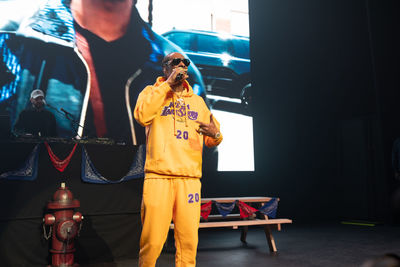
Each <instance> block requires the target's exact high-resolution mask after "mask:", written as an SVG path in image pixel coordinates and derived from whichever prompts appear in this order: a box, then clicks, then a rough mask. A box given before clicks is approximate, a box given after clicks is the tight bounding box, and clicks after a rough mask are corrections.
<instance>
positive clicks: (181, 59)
mask: <svg viewBox="0 0 400 267" xmlns="http://www.w3.org/2000/svg"><path fill="white" fill-rule="evenodd" d="M181 62H183V64H185V66H186V67H188V66H189V65H190V60H189V59H187V58H174V59H172V60H171V61H170V62H169V65H170V66H176V65H178V64H179V63H181Z"/></svg>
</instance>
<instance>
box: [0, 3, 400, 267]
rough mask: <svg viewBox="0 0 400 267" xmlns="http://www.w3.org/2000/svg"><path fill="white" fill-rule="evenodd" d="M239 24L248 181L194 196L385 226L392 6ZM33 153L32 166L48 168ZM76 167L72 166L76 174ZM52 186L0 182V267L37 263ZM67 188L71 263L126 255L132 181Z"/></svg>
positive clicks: (396, 129) (134, 222) (270, 9)
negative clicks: (245, 30) (75, 204)
mask: <svg viewBox="0 0 400 267" xmlns="http://www.w3.org/2000/svg"><path fill="white" fill-rule="evenodd" d="M249 14H250V34H251V57H252V61H251V63H252V81H253V88H255V89H254V92H253V94H254V98H253V100H254V103H253V110H254V134H255V136H254V143H255V160H256V166H255V169H256V171H255V172H218V173H217V172H205V173H204V176H203V179H202V182H203V188H202V195H203V197H213V196H221V197H222V196H256V195H266V196H278V197H280V198H281V201H280V206H279V209H278V217H288V218H291V219H293V220H294V223H299V222H306V221H311V220H312V221H315V220H321V221H322V220H324V221H341V220H367V221H380V222H384V223H393V222H395V221H394V210H393V208H392V202H391V197H392V195H393V193H394V190H395V186H396V184H395V181H394V178H393V172H392V169H391V146H392V143H393V141H394V139H395V138H397V137H399V136H400V123H399V119H398V117H399V110H398V109H399V105H398V104H397V102H398V99H400V86H399V85H400V83H399V79H398V77H400V73H399V62H400V61H399V47H400V43H399V38H398V33H399V32H400V29H399V28H400V23H399V21H398V14H399V3H398V1H378V0H369V1H368V0H353V1H346V0H326V1H320V0H309V1H296V0H283V1H282V0H281V1H272V0H271V1H264V0H251V1H250V2H249ZM238 131H240V125H238ZM238 145H240V140H238ZM3 149H4V148H3V147H2V150H3ZM94 149H96V148H94ZM43 153H45V150H43V149H42V152H41V155H42V157H41V158H42V160H41V161H44V160H48V157H47V158H46V157H44V156H43ZM92 153H93V152H92ZM78 154H79V152H78V151H77V155H78ZM95 154H96V153H95ZM101 155H102V153H101V151H99V152H98V153H97V156H98V157H100V158H101ZM103 155H105V154H103ZM238 156H239V157H240V155H238ZM59 157H60V158H61V157H62V155H60V156H59ZM79 157H80V156H79ZM79 157H75V158H74V159H73V161H77V162H76V164H77V165H79V164H78V163H79ZM9 160H10V161H11V159H9ZM109 160H110V162H115V160H114V161H113V157H109ZM41 163H43V162H41ZM129 163H130V162H129ZM129 163H127V162H126V164H128V166H129ZM43 164H44V163H43ZM45 164H49V162H46V163H45ZM120 164H123V163H121V162H120ZM71 166H72V165H71ZM104 171H105V170H104ZM115 176H117V175H115ZM53 177H54V179H53ZM64 178H65V177H64V176H62V175H60V174H58V173H56V170H55V169H54V170H53V169H51V168H49V173H45V172H44V171H41V172H40V173H39V176H38V180H37V182H33V183H29V184H19V185H17V182H7V181H1V190H2V196H1V201H2V204H1V205H2V213H3V212H4V211H7V212H8V213H9V215H10V214H11V215H10V216H11V217H12V216H14V219H15V218H16V216H20V217H21V218H23V219H21V220H19V219H16V220H13V221H10V217H5V218H4V219H2V220H1V222H0V226H1V228H0V235H1V236H0V238H1V240H0V244H1V247H2V249H0V251H1V253H2V254H1V258H2V259H4V258H6V259H9V258H10V255H8V254H7V253H11V252H10V251H14V253H19V252H21V253H22V251H24V250H25V248H28V247H31V248H35V251H33V250H31V251H30V252H29V253H32V254H33V253H35V254H36V256H42V257H46V256H47V250H46V249H47V248H46V244H41V245H40V247H39V246H36V245H37V244H40V242H42V243H43V240H40V238H41V233H40V231H41V229H40V223H41V216H42V214H41V213H42V208H43V207H44V205H45V203H46V200H47V199H48V198H49V197H50V196H51V194H52V193H53V192H54V191H55V190H56V187H57V186H58V185H59V183H60V182H61V181H63V180H64ZM68 179H69V180H67V186H68V185H70V186H71V189H72V191H73V193H74V194H75V195H76V197H77V198H78V199H80V200H81V203H82V209H81V211H82V213H83V214H84V216H85V218H86V219H85V225H84V228H83V230H82V236H81V239H80V241H79V244H78V246H80V247H78V249H79V252H78V254H77V260H78V262H79V261H81V262H101V261H111V260H115V259H120V258H124V257H133V258H134V257H137V246H138V236H139V234H140V216H139V206H140V195H141V186H142V182H143V181H142V180H133V181H130V182H127V183H123V184H119V185H91V184H83V183H82V182H81V181H80V173H79V170H78V168H77V169H76V170H73V169H71V170H70V173H68ZM48 181H51V183H49V182H48ZM26 183H27V182H26ZM22 186H25V189H23V190H22V189H21V187H22ZM28 186H29V188H27V187H28ZM6 188H7V189H6ZM95 199H98V200H99V201H98V202H97V201H93V200H95ZM108 200H113V201H112V202H109V201H108ZM87 201H89V202H87ZM34 202H35V203H38V205H41V206H35V207H33V203H34ZM83 203H90V205H89V204H88V205H86V204H85V206H84V205H83ZM103 204H104V205H103ZM11 207H14V208H15V210H14V211H13V212H11V211H10V210H11ZM32 210H33V211H32ZM10 212H11V213H10ZM112 213H114V214H112ZM2 218H3V216H2ZM25 231H27V232H29V234H28V235H27V237H28V238H27V237H25V234H23V232H25ZM33 238H37V240H35V241H33ZM19 240H22V241H21V242H22V243H20V242H19V243H18V242H17V241H19ZM21 244H23V245H21ZM98 247H101V248H100V249H98ZM6 248H7V249H6ZM15 248H18V249H17V250H15ZM36 256H35V257H36ZM26 257H27V258H29V259H32V258H34V256H32V255H26ZM34 263H37V264H40V263H42V262H37V261H36V262H34Z"/></svg>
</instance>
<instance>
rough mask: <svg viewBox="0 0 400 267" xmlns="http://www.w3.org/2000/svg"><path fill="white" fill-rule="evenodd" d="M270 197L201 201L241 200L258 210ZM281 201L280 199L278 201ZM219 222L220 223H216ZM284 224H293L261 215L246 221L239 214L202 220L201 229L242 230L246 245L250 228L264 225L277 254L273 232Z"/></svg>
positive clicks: (205, 200) (271, 245) (222, 200)
mask: <svg viewBox="0 0 400 267" xmlns="http://www.w3.org/2000/svg"><path fill="white" fill-rule="evenodd" d="M271 199H272V198H270V197H236V198H233V197H224V198H203V199H202V200H201V203H202V204H205V203H208V202H210V201H216V202H218V203H232V202H234V201H235V200H240V201H242V202H244V203H256V205H257V206H258V207H257V208H260V207H262V205H264V204H265V203H267V202H268V201H270V200H271ZM278 201H279V199H278ZM216 220H218V221H216ZM284 223H292V220H290V219H270V218H268V216H266V215H263V214H261V216H259V217H258V218H257V217H256V216H255V214H254V215H253V216H251V217H249V218H246V219H240V215H239V214H228V215H227V216H225V217H223V216H222V215H218V214H217V215H209V217H208V218H207V220H204V219H203V218H201V220H200V225H199V228H212V227H232V228H233V229H238V227H241V228H242V231H241V236H240V240H241V241H242V242H243V243H246V236H247V232H248V227H249V226H252V225H263V226H264V231H265V236H266V238H267V242H268V246H269V250H270V251H271V252H276V251H277V249H276V244H275V239H274V237H273V236H272V230H273V229H277V230H278V231H280V230H281V225H282V224H284ZM170 229H174V224H173V223H171V225H170Z"/></svg>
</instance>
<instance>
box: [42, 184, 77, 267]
mask: <svg viewBox="0 0 400 267" xmlns="http://www.w3.org/2000/svg"><path fill="white" fill-rule="evenodd" d="M79 207H80V203H79V200H77V199H74V197H73V195H72V193H71V191H69V190H68V188H67V187H66V186H65V183H61V186H60V188H58V190H57V191H56V192H55V193H54V195H53V199H52V201H49V203H48V204H47V209H48V212H49V213H48V214H46V215H45V216H44V218H43V222H44V224H43V230H44V236H45V238H46V239H49V238H50V236H51V237H52V245H51V249H50V253H51V254H52V255H51V263H52V265H51V266H63V267H64V266H65V267H68V266H78V265H77V264H75V263H74V252H75V247H74V239H75V237H76V236H77V235H78V234H79V232H80V229H81V227H82V220H83V216H82V214H81V213H80V212H75V213H74V209H75V208H79ZM45 226H50V231H49V233H48V234H47V233H46V227H45Z"/></svg>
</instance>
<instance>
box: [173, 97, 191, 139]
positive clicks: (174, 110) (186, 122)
mask: <svg viewBox="0 0 400 267" xmlns="http://www.w3.org/2000/svg"><path fill="white" fill-rule="evenodd" d="M181 99H182V100H183V104H182V106H183V107H184V112H185V127H188V117H187V107H186V102H185V99H184V98H183V97H182V96H181ZM175 105H176V99H175V93H173V94H172V108H173V113H174V135H175V136H177V135H178V132H177V129H176V109H175Z"/></svg>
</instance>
